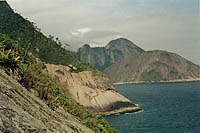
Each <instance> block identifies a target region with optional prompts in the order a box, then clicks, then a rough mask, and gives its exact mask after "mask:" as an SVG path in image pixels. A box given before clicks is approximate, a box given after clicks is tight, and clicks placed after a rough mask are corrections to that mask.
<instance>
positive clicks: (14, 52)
mask: <svg viewBox="0 0 200 133" xmlns="http://www.w3.org/2000/svg"><path fill="white" fill-rule="evenodd" d="M0 52H1V53H3V54H5V55H7V54H8V55H9V56H0V66H1V67H3V68H4V69H5V70H7V72H8V73H12V72H13V71H17V72H18V73H19V75H18V76H19V77H20V78H19V80H18V82H19V83H20V84H22V85H23V86H24V87H26V88H27V89H34V90H36V91H37V92H38V94H39V97H40V99H41V100H43V101H44V102H45V103H46V104H47V105H48V106H49V107H50V108H51V109H53V110H54V109H56V108H57V107H59V106H60V107H63V108H64V109H65V110H66V111H67V112H69V113H70V114H72V115H73V117H75V118H76V119H78V120H79V121H81V122H82V123H83V124H85V125H86V126H87V127H89V128H90V129H92V130H93V131H94V132H96V133H103V132H104V133H116V132H117V131H116V130H114V129H112V128H111V127H110V126H109V124H108V123H107V122H106V121H105V119H104V118H102V117H99V116H97V115H95V114H92V113H91V112H90V111H88V110H87V109H86V108H85V107H84V106H82V105H80V104H79V103H77V102H76V101H75V100H74V99H72V98H71V97H69V96H67V95H66V94H65V91H64V89H63V88H62V87H60V86H59V85H58V84H56V83H55V82H54V81H53V79H52V78H51V77H50V76H49V75H48V74H47V73H45V72H44V71H43V70H42V69H46V68H45V67H44V66H40V67H39V66H38V65H37V63H36V62H35V60H34V58H33V57H32V56H29V55H28V54H26V50H25V49H24V48H21V47H20V46H19V45H18V43H17V42H16V41H13V40H11V39H10V38H8V37H7V36H5V35H3V34H0ZM10 69H12V71H10Z"/></svg>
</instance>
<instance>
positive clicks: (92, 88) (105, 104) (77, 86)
mask: <svg viewBox="0 0 200 133" xmlns="http://www.w3.org/2000/svg"><path fill="white" fill-rule="evenodd" d="M46 66H47V70H48V73H49V74H50V75H51V76H52V77H53V78H54V80H55V81H56V82H57V83H59V84H60V85H61V86H62V87H63V88H64V89H65V91H66V93H67V94H68V95H70V96H71V97H72V98H74V99H75V100H76V101H77V102H79V103H80V104H82V105H84V106H85V107H87V108H89V109H90V110H91V111H94V112H95V113H103V112H110V111H114V110H119V109H121V108H128V107H132V109H138V107H137V106H136V105H135V104H133V103H132V102H131V101H129V100H128V99H127V98H125V97H124V96H122V95H120V94H119V93H118V92H117V91H116V89H115V88H114V86H113V84H111V83H110V82H109V80H108V78H106V77H105V76H96V77H93V76H92V72H91V71H83V72H79V73H72V72H70V67H68V66H62V65H53V64H46Z"/></svg>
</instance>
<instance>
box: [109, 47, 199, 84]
mask: <svg viewBox="0 0 200 133" xmlns="http://www.w3.org/2000/svg"><path fill="white" fill-rule="evenodd" d="M105 73H106V74H107V75H108V76H109V78H110V79H111V81H112V82H122V83H126V82H129V83H141V82H176V81H177V82H180V81H198V80H200V66H198V65H196V64H194V63H192V62H190V61H188V60H186V59H185V58H183V57H181V56H179V55H177V54H175V53H171V52H167V51H160V50H154V51H146V52H143V53H140V54H135V55H132V56H130V57H129V58H126V59H125V60H122V61H120V62H118V63H116V64H114V65H112V66H110V67H109V68H107V69H106V70H105Z"/></svg>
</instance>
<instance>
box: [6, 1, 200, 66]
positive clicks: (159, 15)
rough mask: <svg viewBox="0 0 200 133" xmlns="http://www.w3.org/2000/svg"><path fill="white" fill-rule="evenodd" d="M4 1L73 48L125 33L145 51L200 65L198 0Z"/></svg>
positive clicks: (104, 41) (106, 40)
mask: <svg viewBox="0 0 200 133" xmlns="http://www.w3.org/2000/svg"><path fill="white" fill-rule="evenodd" d="M7 1H8V3H9V4H10V5H11V7H12V8H13V9H16V10H17V12H18V13H20V14H21V15H22V16H24V17H25V18H28V19H29V20H30V21H33V22H35V23H36V25H37V26H38V27H39V28H41V29H42V32H43V33H45V34H46V35H53V36H55V37H58V38H59V39H60V40H62V41H63V42H65V43H68V44H70V45H71V48H70V49H73V50H74V49H77V48H78V47H80V46H82V45H83V44H84V43H89V44H91V45H92V46H105V45H106V44H107V43H108V42H109V41H110V40H112V39H115V38H119V37H125V38H127V39H129V40H131V41H132V42H133V43H135V44H136V45H138V46H139V47H141V48H143V49H145V50H158V49H159V50H166V51H170V52H175V53H177V54H179V55H181V56H183V57H184V58H186V59H188V60H191V61H192V62H194V63H195V64H198V65H200V54H199V52H200V39H199V38H200V37H199V35H200V29H199V23H200V18H199V0H168V1H163V0H101V1H94V0H84V1H81V0H59V1H55V0H48V1H47V0H43V1H42V2H41V0H29V1H26V0H7Z"/></svg>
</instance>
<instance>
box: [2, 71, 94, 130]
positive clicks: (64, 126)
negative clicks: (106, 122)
mask: <svg viewBox="0 0 200 133" xmlns="http://www.w3.org/2000/svg"><path fill="white" fill-rule="evenodd" d="M35 94H36V92H35V91H33V90H31V91H28V90H27V89H26V88H24V87H22V86H21V85H20V84H19V83H18V82H17V81H16V80H14V79H12V78H11V77H9V76H8V75H7V74H5V73H4V72H3V70H1V69H0V132H2V133H8V132H9V133H12V132H13V133H14V132H15V133H16V132H20V133H31V132H37V133H56V132H57V133H58V132H59V133H61V132H62V133H63V132H65V133H77V132H85V133H92V132H93V131H92V130H90V129H89V128H87V127H86V126H84V125H83V124H81V123H80V122H79V121H78V120H76V119H74V118H73V117H72V116H71V115H70V114H69V113H68V112H66V111H65V110H64V109H63V108H61V107H60V108H57V109H55V110H52V109H51V108H49V107H48V106H47V105H46V104H45V103H44V102H43V101H42V100H40V99H39V98H38V97H36V96H35Z"/></svg>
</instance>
